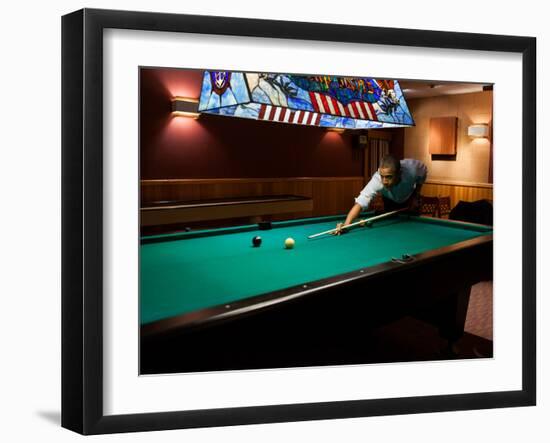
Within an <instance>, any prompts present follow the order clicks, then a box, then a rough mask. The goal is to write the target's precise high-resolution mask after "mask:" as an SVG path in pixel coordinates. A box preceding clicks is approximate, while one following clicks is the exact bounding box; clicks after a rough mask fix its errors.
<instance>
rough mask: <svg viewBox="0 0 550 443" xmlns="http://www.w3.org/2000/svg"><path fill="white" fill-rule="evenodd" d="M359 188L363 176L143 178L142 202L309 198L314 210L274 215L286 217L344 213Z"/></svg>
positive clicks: (361, 186)
mask: <svg viewBox="0 0 550 443" xmlns="http://www.w3.org/2000/svg"><path fill="white" fill-rule="evenodd" d="M362 188H363V177H293V178H256V179H251V178H245V179H243V178H227V179H173V180H142V181H141V202H142V204H143V203H150V202H155V201H165V200H171V201H195V200H198V201H200V200H210V199H219V198H238V197H260V196H268V195H285V194H286V195H301V196H304V197H311V198H312V200H313V211H311V212H308V213H296V214H294V213H292V214H283V215H280V216H278V217H274V219H281V218H285V219H286V218H297V217H315V216H321V215H334V214H343V213H347V211H349V209H350V208H351V207H352V206H353V203H354V198H355V197H356V196H357V195H358V194H359V192H360V191H361V189H362Z"/></svg>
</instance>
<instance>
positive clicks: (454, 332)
mask: <svg viewBox="0 0 550 443" xmlns="http://www.w3.org/2000/svg"><path fill="white" fill-rule="evenodd" d="M470 291H471V287H470V286H468V287H467V288H464V289H462V290H460V291H457V292H454V293H452V294H451V295H450V296H449V297H447V298H446V299H445V301H444V302H443V304H442V306H441V307H440V314H439V315H440V318H439V319H438V322H437V323H438V325H437V326H438V328H439V334H440V335H441V336H442V337H443V338H445V339H447V341H448V346H447V350H446V351H447V352H449V353H450V354H451V355H456V351H455V350H454V345H455V343H456V342H457V341H458V340H459V339H460V338H461V337H462V336H463V335H464V324H465V323H466V314H467V313H468V303H469V301H470Z"/></svg>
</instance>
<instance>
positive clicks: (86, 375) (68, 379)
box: [62, 9, 536, 434]
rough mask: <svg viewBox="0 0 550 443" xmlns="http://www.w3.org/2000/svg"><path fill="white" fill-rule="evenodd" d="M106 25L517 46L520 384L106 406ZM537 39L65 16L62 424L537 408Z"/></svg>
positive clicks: (117, 426) (131, 427)
mask: <svg viewBox="0 0 550 443" xmlns="http://www.w3.org/2000/svg"><path fill="white" fill-rule="evenodd" d="M108 28H115V29H130V30H146V31H170V32H179V33H198V34H217V35H228V36H247V37H269V38H285V39H301V40H311V41H330V42H347V43H365V44H366V43H368V44H377V45H396V46H408V47H423V48H447V49H449V48H452V49H464V50H479V51H500V52H508V53H519V54H521V56H522V93H523V95H522V122H521V125H522V134H523V135H522V146H521V149H522V159H523V164H522V169H521V170H522V187H523V188H522V193H523V194H522V195H523V200H522V221H523V232H522V240H523V244H522V254H523V257H522V263H523V265H522V269H521V270H518V278H519V276H520V272H521V278H522V314H521V318H522V388H521V389H520V390H516V391H503V392H480V393H472V394H456V395H436V396H418V397H402V398H392V399H369V400H356V401H331V402H322V403H307V404H289V405H265V406H260V407H236V408H223V409H208V410H190V411H168V412H160V413H142V414H131V415H108V416H107V415H105V414H104V411H103V406H102V405H103V337H102V326H103V318H102V315H103V299H102V287H103V271H102V269H103V227H102V223H103V209H102V204H103V201H102V199H103V197H102V196H103V185H102V177H103V147H102V137H103V122H102V117H103V114H102V105H103V87H102V85H103V79H102V76H103V47H102V45H103V39H102V36H103V31H104V30H105V29H108ZM535 80H536V39H535V38H532V37H517V36H503V35H485V34H470V33H456V32H440V31H424V30H411V29H391V28H375V27H363V26H349V25H335V24H319V23H300V22H286V21H285V22H283V21H272V20H257V19H244V18H228V17H210V16H195V15H176V14H164V13H149V12H128V11H110V10H97V9H83V10H80V11H76V12H74V13H71V14H68V15H65V16H64V17H63V18H62V426H63V427H65V428H68V429H71V430H73V431H76V432H79V433H82V434H104V433H116V432H133V431H151V430H164V429H180V428H193V427H211V426H228V425H240V424H257V423H274V422H288V421H300V420H320V419H334V418H350V417H363V416H379V415H393V414H412V413H424V412H436V411H457V410H468V409H484V408H501V407H517V406H529V405H535V403H536V315H535V314H536V312H535V309H536V300H535V298H536V278H535V277H536V275H535V273H536V262H535V260H536V154H535V146H536V143H535V140H536V81H535Z"/></svg>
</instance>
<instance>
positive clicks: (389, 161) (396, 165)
mask: <svg viewBox="0 0 550 443" xmlns="http://www.w3.org/2000/svg"><path fill="white" fill-rule="evenodd" d="M379 167H380V168H390V169H392V170H394V171H395V173H396V174H399V172H400V171H401V162H400V161H399V160H397V159H396V158H395V157H394V156H393V155H385V156H384V157H382V160H380V166H379Z"/></svg>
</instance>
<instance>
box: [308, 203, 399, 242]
mask: <svg viewBox="0 0 550 443" xmlns="http://www.w3.org/2000/svg"><path fill="white" fill-rule="evenodd" d="M408 209H409V208H402V209H397V210H396V211H390V212H386V213H385V214H380V215H375V216H374V217H371V218H366V219H364V220H359V221H357V222H354V223H350V224H349V225H346V226H342V228H341V229H343V228H346V229H347V228H351V227H352V226H357V225H360V224H361V223H366V222H372V221H374V220H380V219H381V218H386V217H389V216H390V215H394V214H397V213H398V212H403V211H406V210H408ZM336 230H338V228H332V229H329V230H328V231H324V232H319V233H318V234H313V235H310V236H308V238H315V237H319V236H321V235H325V234H331V233H333V232H335V231H336Z"/></svg>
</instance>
